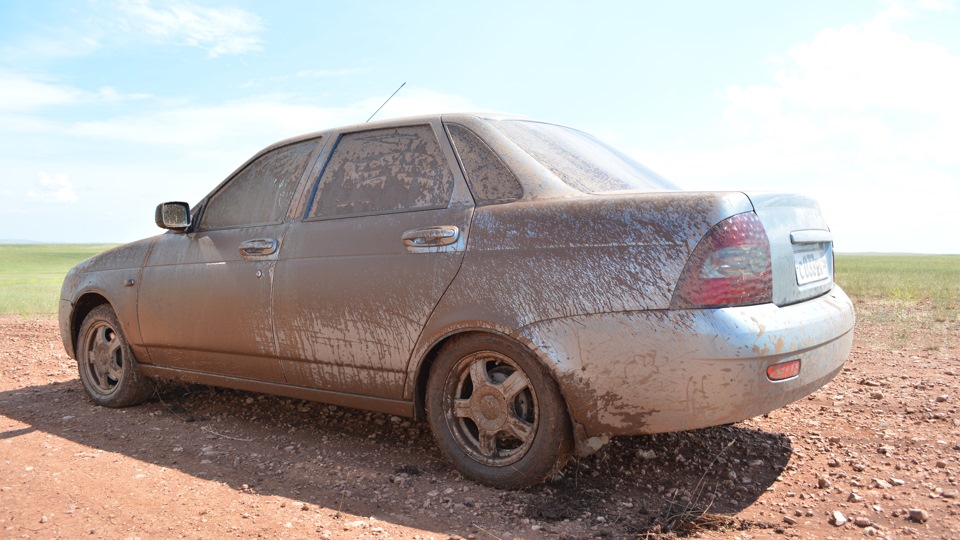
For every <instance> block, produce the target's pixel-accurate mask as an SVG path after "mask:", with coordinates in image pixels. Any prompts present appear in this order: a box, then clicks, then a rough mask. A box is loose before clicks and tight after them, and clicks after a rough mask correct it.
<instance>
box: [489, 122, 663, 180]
mask: <svg viewBox="0 0 960 540" xmlns="http://www.w3.org/2000/svg"><path fill="white" fill-rule="evenodd" d="M492 124H493V125H494V126H495V127H496V128H497V129H499V130H500V132H501V133H503V134H504V135H506V136H507V137H509V138H510V139H511V140H512V141H513V142H515V143H517V146H519V147H520V148H522V149H523V150H524V151H525V152H526V153H528V154H530V155H531V156H532V157H533V158H534V159H536V160H537V161H539V162H540V163H542V164H543V165H544V166H545V167H546V168H548V169H550V171H551V172H553V174H555V175H557V177H559V178H560V179H561V180H563V181H564V182H565V183H566V184H567V185H569V186H570V187H572V188H574V189H577V190H579V191H583V192H585V193H600V192H606V191H624V190H637V191H669V190H675V189H679V188H678V187H677V186H676V185H675V184H673V183H672V182H670V181H669V180H666V179H664V178H662V177H660V175H658V174H657V173H655V172H653V171H651V170H650V169H648V168H646V167H644V166H643V165H641V164H640V163H638V162H637V161H635V160H634V159H633V158H631V157H629V156H627V155H625V154H622V153H621V152H619V151H618V150H616V149H614V148H612V147H610V146H607V145H606V144H604V143H602V142H600V141H599V140H597V139H596V138H594V137H593V136H591V135H588V134H586V133H583V132H582V131H577V130H575V129H570V128H566V127H563V126H557V125H554V124H544V123H540V122H529V121H520V120H501V121H496V122H492Z"/></svg>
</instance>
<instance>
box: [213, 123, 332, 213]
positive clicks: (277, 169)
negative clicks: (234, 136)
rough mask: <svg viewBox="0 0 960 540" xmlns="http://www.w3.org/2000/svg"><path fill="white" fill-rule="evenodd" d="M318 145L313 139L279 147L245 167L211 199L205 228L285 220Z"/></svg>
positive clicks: (316, 140) (317, 140)
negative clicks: (309, 160)
mask: <svg viewBox="0 0 960 540" xmlns="http://www.w3.org/2000/svg"><path fill="white" fill-rule="evenodd" d="M318 142H319V139H311V140H308V141H303V142H299V143H294V144H291V145H289V146H284V147H282V148H277V149H276V150H272V151H270V152H269V153H267V154H264V155H263V156H260V158H258V159H257V160H256V161H254V162H253V163H251V164H249V165H247V166H246V167H244V169H243V170H242V171H240V172H239V173H237V174H236V175H234V177H233V179H231V180H230V181H229V182H228V183H227V184H226V185H225V186H223V188H221V189H220V191H218V192H217V193H216V194H214V195H213V197H211V199H210V201H209V202H208V203H207V207H206V209H205V210H204V211H203V223H202V226H203V228H204V229H217V228H222V227H240V226H245V225H260V224H268V223H278V222H280V221H282V220H283V217H284V216H285V215H286V214H287V209H288V208H289V207H290V201H291V200H292V199H293V192H294V191H295V190H296V188H297V183H298V182H299V181H300V176H301V175H302V174H303V170H304V168H305V167H306V164H307V159H308V158H309V157H310V152H311V151H312V150H313V149H314V148H315V147H316V146H317V143H318Z"/></svg>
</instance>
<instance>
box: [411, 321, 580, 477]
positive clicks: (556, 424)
mask: <svg viewBox="0 0 960 540" xmlns="http://www.w3.org/2000/svg"><path fill="white" fill-rule="evenodd" d="M426 409H427V419H428V421H429V422H430V429H431V430H432V431H433V436H434V437H435V438H436V440H437V444H438V445H439V446H440V449H441V450H442V451H443V453H444V454H445V455H446V456H447V458H449V459H450V460H451V461H452V462H453V463H454V465H455V466H456V468H457V469H458V470H459V471H460V472H461V473H462V474H463V475H464V476H466V477H467V478H470V479H472V480H475V481H477V482H480V483H483V484H487V485H490V486H493V487H497V488H502V489H521V488H525V487H529V486H532V485H535V484H538V483H540V482H542V481H543V480H545V479H546V478H548V477H550V476H551V475H553V473H555V472H556V471H557V470H559V469H560V468H561V467H563V466H564V465H565V464H566V463H567V460H568V459H569V458H570V453H571V449H572V435H571V429H570V420H569V418H568V416H567V409H566V406H565V405H564V401H563V397H562V395H561V394H560V389H559V388H558V387H557V384H556V382H554V380H553V379H552V378H551V377H550V375H549V374H548V373H547V371H546V370H545V369H544V368H543V366H542V365H541V364H540V363H539V362H538V361H537V359H536V358H535V357H534V356H533V354H531V353H530V352H529V351H528V350H527V349H526V348H524V347H523V346H521V345H519V344H517V343H514V342H512V341H508V340H507V339H504V338H501V337H498V336H493V335H488V334H483V335H480V334H473V335H467V336H463V337H458V338H454V339H453V340H451V341H450V342H448V343H447V344H445V345H444V346H443V347H442V348H441V349H440V352H439V353H438V356H437V360H436V362H435V363H434V364H433V366H432V368H431V369H430V378H429V380H428V381H427V393H426Z"/></svg>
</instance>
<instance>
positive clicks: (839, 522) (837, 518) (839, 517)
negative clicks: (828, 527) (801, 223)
mask: <svg viewBox="0 0 960 540" xmlns="http://www.w3.org/2000/svg"><path fill="white" fill-rule="evenodd" d="M830 523H831V524H833V525H834V526H836V527H843V526H844V525H845V524H846V523H847V518H846V517H844V515H843V514H842V513H841V512H840V511H839V510H834V511H833V513H832V514H831V515H830Z"/></svg>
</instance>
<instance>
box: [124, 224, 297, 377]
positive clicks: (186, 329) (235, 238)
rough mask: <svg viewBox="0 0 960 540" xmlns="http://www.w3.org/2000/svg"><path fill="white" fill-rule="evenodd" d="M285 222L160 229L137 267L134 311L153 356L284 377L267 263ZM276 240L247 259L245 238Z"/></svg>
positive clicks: (175, 364)
mask: <svg viewBox="0 0 960 540" xmlns="http://www.w3.org/2000/svg"><path fill="white" fill-rule="evenodd" d="M285 230H286V225H283V224H280V225H266V226H257V227H241V228H232V229H223V230H214V231H205V232H197V233H189V234H170V235H164V236H163V237H161V239H160V240H159V241H158V242H157V245H156V247H155V249H154V250H153V253H152V254H151V256H150V258H149V259H148V260H147V263H146V265H145V267H144V269H143V278H142V280H141V281H142V282H141V286H140V305H139V316H140V324H141V327H142V332H143V344H144V345H145V346H146V347H147V349H148V350H149V351H150V358H151V360H152V362H154V363H156V364H158V365H161V366H166V367H172V368H179V369H187V370H195V371H202V372H207V373H219V374H223V375H231V376H238V377H248V378H251V379H258V380H263V381H270V382H283V381H284V377H283V373H282V371H281V369H280V362H279V360H278V359H277V355H276V348H275V343H274V334H273V321H272V319H273V314H272V312H271V294H272V289H273V279H274V266H275V265H276V260H277V256H278V255H279V252H280V251H281V250H282V249H283V244H284V238H283V235H284V231H285ZM260 238H270V239H275V240H277V241H278V248H277V251H276V252H274V253H272V254H269V255H265V256H256V257H249V256H244V255H241V253H240V245H241V244H242V243H243V242H245V241H248V240H252V239H260Z"/></svg>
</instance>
